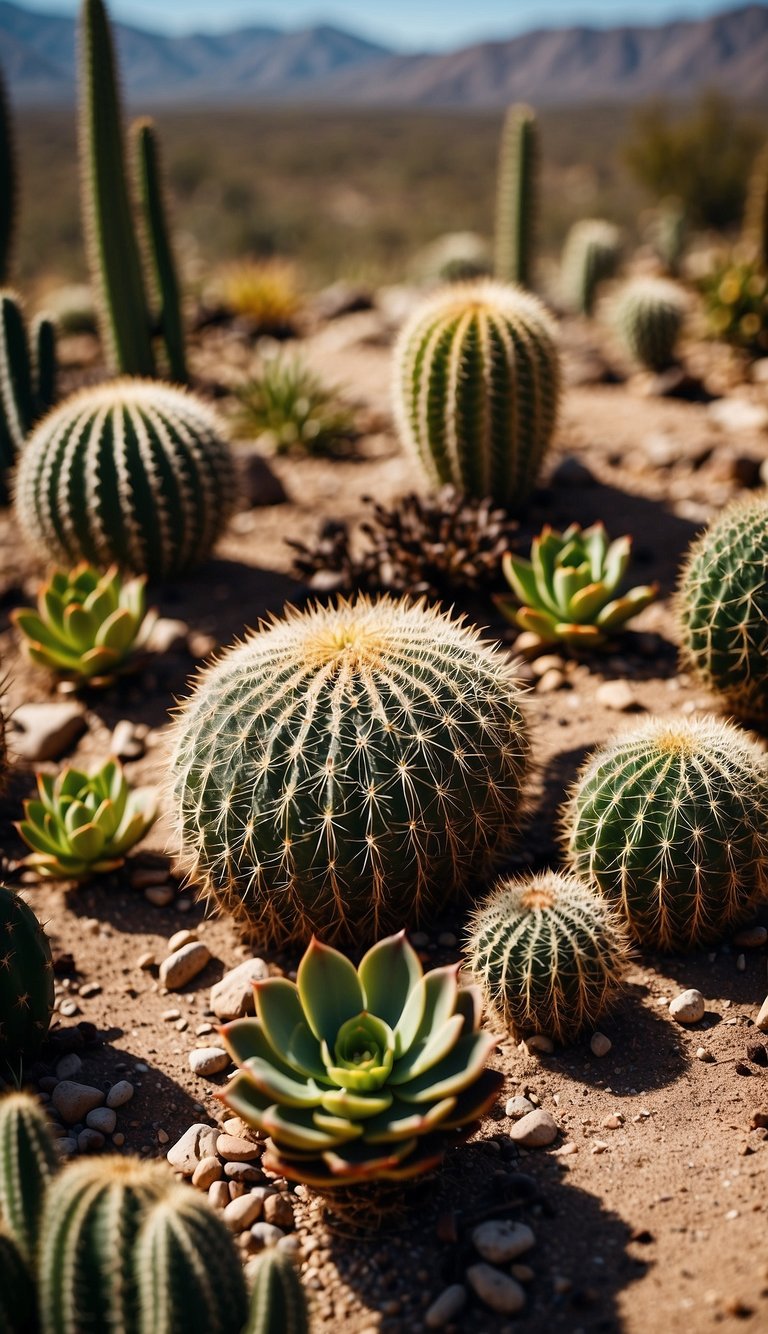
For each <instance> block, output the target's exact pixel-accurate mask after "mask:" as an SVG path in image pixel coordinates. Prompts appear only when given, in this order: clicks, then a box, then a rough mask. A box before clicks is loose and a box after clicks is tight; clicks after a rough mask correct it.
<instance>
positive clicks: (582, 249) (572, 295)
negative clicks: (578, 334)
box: [561, 218, 620, 315]
mask: <svg viewBox="0 0 768 1334" xmlns="http://www.w3.org/2000/svg"><path fill="white" fill-rule="evenodd" d="M619 253H620V234H619V229H618V227H614V225H613V223H612V222H604V221H603V219H602V218H582V219H581V220H580V221H579V222H575V223H574V224H573V226H572V227H571V230H570V231H569V233H568V235H567V237H566V238H565V245H564V247H563V255H562V260H561V285H562V295H563V299H564V301H565V303H566V305H567V306H568V308H569V309H570V310H573V311H576V312H577V313H578V314H580V315H591V314H592V311H593V309H594V305H595V298H596V296H597V289H598V287H599V286H600V283H601V282H604V281H605V279H606V278H610V277H612V276H613V274H614V273H615V272H616V269H617V267H618V263H619Z"/></svg>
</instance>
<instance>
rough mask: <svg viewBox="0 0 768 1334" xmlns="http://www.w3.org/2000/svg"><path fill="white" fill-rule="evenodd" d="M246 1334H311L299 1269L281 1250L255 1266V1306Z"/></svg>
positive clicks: (267, 1254)
mask: <svg viewBox="0 0 768 1334" xmlns="http://www.w3.org/2000/svg"><path fill="white" fill-rule="evenodd" d="M243 1334H309V1311H308V1309H307V1299H306V1297H305V1295H304V1287H303V1285H302V1282H301V1279H300V1278H299V1276H298V1274H297V1273H296V1266H295V1265H294V1263H293V1261H292V1260H291V1259H290V1257H289V1256H287V1255H281V1253H280V1251H278V1250H274V1249H273V1250H269V1251H265V1252H264V1254H263V1255H261V1256H259V1259H258V1260H257V1262H256V1265H255V1277H254V1280H253V1287H252V1289H251V1307H250V1311H249V1314H248V1323H247V1324H246V1326H245V1330H244V1331H243Z"/></svg>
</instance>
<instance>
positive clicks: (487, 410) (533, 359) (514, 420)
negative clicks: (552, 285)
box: [395, 281, 560, 507]
mask: <svg viewBox="0 0 768 1334" xmlns="http://www.w3.org/2000/svg"><path fill="white" fill-rule="evenodd" d="M559 386H560V363H559V354H558V351H557V347H556V343H555V331H554V325H553V323H552V321H551V320H550V318H549V316H548V314H547V312H546V310H545V308H544V306H543V305H542V304H541V302H540V301H538V300H537V298H536V297H534V296H532V295H531V294H530V293H529V292H524V291H523V290H522V289H521V288H517V287H505V286H504V285H503V284H501V283H495V282H490V281H489V282H479V283H466V284H463V283H462V284H458V283H457V284H454V285H453V286H452V287H449V288H447V289H445V290H443V291H441V292H439V293H438V294H437V295H435V296H433V297H431V298H430V299H429V300H428V301H426V302H425V303H424V304H423V305H422V306H420V307H419V308H418V310H417V311H415V313H414V314H413V316H412V317H411V319H410V320H409V321H408V322H407V324H406V325H405V327H404V329H403V331H402V333H401V335H400V338H399V341H398V344H397V348H396V350H395V414H396V419H397V423H398V428H399V432H400V436H401V439H402V440H403V442H404V444H405V445H406V447H407V448H408V449H409V450H410V452H411V453H412V454H414V455H415V456H416V457H417V458H418V460H419V462H420V463H421V464H422V466H423V468H424V470H425V471H426V473H427V476H428V477H429V479H430V481H431V482H432V483H433V485H435V486H440V485H443V484H444V483H446V482H451V483H452V484H453V485H454V486H456V487H458V488H459V490H461V491H463V492H464V493H465V494H467V495H471V496H480V497H483V496H491V497H492V498H493V499H494V500H495V501H498V502H500V503H501V504H508V505H513V506H515V507H520V506H522V505H524V504H525V502H526V500H527V499H528V496H529V495H530V492H531V490H532V488H533V485H534V482H535V481H536V475H537V473H538V471H539V466H540V464H541V461H542V459H543V457H544V454H545V452H546V450H547V447H548V445H549V442H550V440H551V437H552V433H553V430H554V427H555V421H556V418H557V408H558V397H559Z"/></svg>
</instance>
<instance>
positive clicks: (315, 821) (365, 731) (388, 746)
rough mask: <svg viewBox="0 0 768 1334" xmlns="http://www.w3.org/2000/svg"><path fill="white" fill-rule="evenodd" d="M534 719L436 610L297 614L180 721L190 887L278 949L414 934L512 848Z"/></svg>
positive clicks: (378, 606)
mask: <svg viewBox="0 0 768 1334" xmlns="http://www.w3.org/2000/svg"><path fill="white" fill-rule="evenodd" d="M520 701H521V695H520V691H519V688H518V685H517V682H516V678H515V673H514V669H513V668H512V667H511V666H510V664H509V663H508V661H507V660H506V658H504V657H502V656H501V655H499V654H497V653H496V652H495V651H493V650H492V649H491V648H489V647H487V646H485V645H483V644H481V643H480V641H479V637H478V634H477V632H476V631H472V630H469V629H467V628H466V627H465V626H464V625H462V624H461V622H456V621H452V620H451V619H450V617H449V616H448V615H445V614H443V613H442V612H440V611H439V610H438V609H436V608H427V607H425V606H423V605H422V604H417V605H409V604H408V603H406V602H399V603H398V602H393V601H392V600H390V599H389V598H382V599H381V600H380V601H378V602H371V601H370V600H369V599H367V598H364V597H361V598H359V599H358V600H357V601H356V602H353V603H348V602H343V601H342V602H341V603H340V604H339V605H338V607H326V608H322V607H314V608H311V609H309V610H308V611H305V612H303V613H299V612H296V611H295V610H292V609H289V611H288V613H287V616H286V618H285V619H284V620H282V621H279V622H277V623H275V624H273V625H271V626H270V627H268V628H266V629H264V630H262V631H261V632H259V633H258V634H255V635H251V636H250V637H249V638H248V639H246V641H245V642H244V643H243V644H240V645H239V646H237V647H235V648H233V649H230V650H229V652H228V653H226V654H225V655H224V657H223V658H221V659H220V660H219V662H217V663H216V664H214V666H213V667H211V668H209V669H208V670H207V671H206V672H204V673H203V675H202V676H201V677H200V678H199V681H198V688H197V690H196V691H195V693H194V694H193V695H192V697H191V698H190V699H189V700H188V701H187V703H186V705H185V706H184V707H183V709H182V710H181V712H180V715H179V717H178V719H177V721H176V724H175V736H174V738H173V759H172V775H173V782H174V788H175V793H174V799H175V803H176V808H177V811H178V819H179V827H180V835H181V841H182V845H183V848H184V853H185V857H186V862H187V865H188V868H189V871H190V875H191V878H192V879H193V880H194V881H195V882H196V883H197V884H198V885H200V886H201V888H202V891H203V892H204V893H207V895H209V896H210V897H211V898H212V899H214V900H215V901H216V902H217V903H218V905H219V906H220V907H222V908H223V909H224V910H225V911H229V912H232V913H234V914H235V915H236V916H237V917H238V918H239V919H240V921H241V922H242V923H243V924H244V925H245V926H246V928H247V929H248V930H249V931H250V933H251V934H252V935H254V936H257V937H259V938H260V939H263V940H271V941H280V942H287V941H292V942H294V943H295V942H297V941H298V940H306V939H308V938H309V937H310V936H311V934H312V933H313V932H317V933H318V934H322V936H323V938H324V939H325V940H330V939H333V938H338V937H340V938H347V939H349V938H350V937H352V938H354V939H355V940H356V941H358V942H360V943H362V942H363V941H370V940H372V939H375V938H376V937H377V936H378V935H381V934H382V933H385V932H386V930H387V929H388V928H389V927H393V926H394V927H399V926H401V925H402V923H403V922H404V921H414V920H417V919H418V918H419V917H421V916H423V914H424V913H425V911H427V910H428V909H429V908H430V907H431V906H433V905H434V904H435V903H443V902H444V901H445V899H446V897H450V896H451V895H456V894H458V893H459V892H461V891H462V890H463V889H464V888H465V887H466V886H467V885H468V884H470V883H474V882H475V881H476V880H477V879H478V878H480V877H481V876H482V875H483V873H484V872H485V871H486V870H488V869H491V868H493V867H494V865H496V864H498V861H499V860H500V858H502V857H503V856H504V855H505V853H506V852H507V850H508V848H509V846H510V845H511V844H512V842H513V839H514V832H515V818H516V814H517V809H518V806H519V802H520V796H521V784H522V781H523V777H524V773H525V767H526V759H527V751H528V743H527V735H526V729H525V726H524V722H523V718H522V715H521V707H520Z"/></svg>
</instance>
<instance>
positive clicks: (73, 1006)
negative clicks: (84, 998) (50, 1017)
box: [59, 1000, 80, 1019]
mask: <svg viewBox="0 0 768 1334" xmlns="http://www.w3.org/2000/svg"><path fill="white" fill-rule="evenodd" d="M79 1013H80V1006H79V1005H78V1004H77V1001H73V1000H63V1001H62V1002H61V1004H60V1006H59V1014H63V1015H64V1018H65V1019H74V1017H75V1015H76V1014H79Z"/></svg>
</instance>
